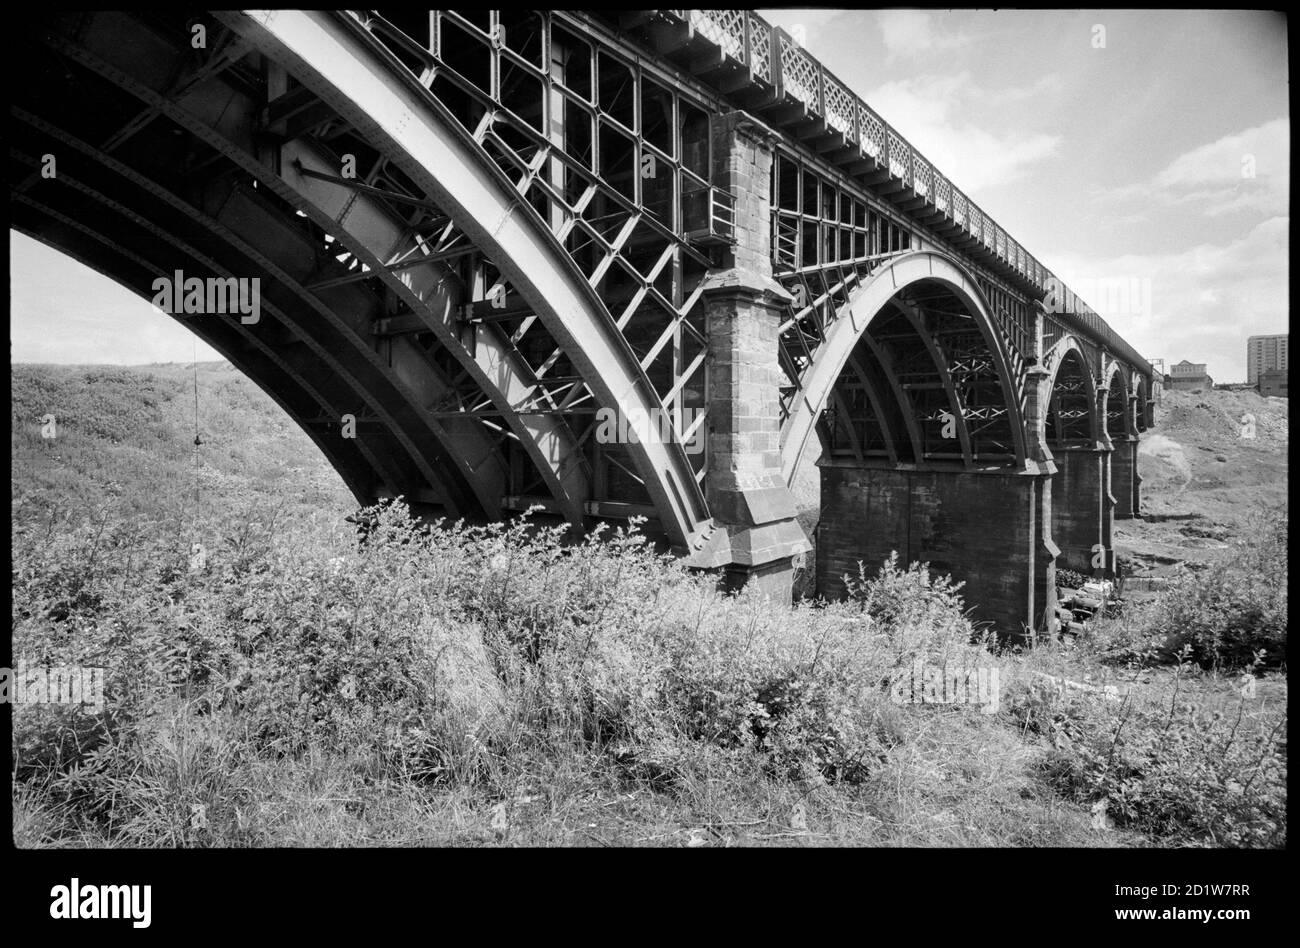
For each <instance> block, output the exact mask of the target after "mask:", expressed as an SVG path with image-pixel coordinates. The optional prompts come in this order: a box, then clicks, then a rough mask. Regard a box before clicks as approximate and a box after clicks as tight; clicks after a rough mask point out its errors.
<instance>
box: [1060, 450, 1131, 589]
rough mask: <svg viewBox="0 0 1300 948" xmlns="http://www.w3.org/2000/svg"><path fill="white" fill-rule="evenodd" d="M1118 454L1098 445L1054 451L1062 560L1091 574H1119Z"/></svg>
mask: <svg viewBox="0 0 1300 948" xmlns="http://www.w3.org/2000/svg"><path fill="white" fill-rule="evenodd" d="M1113 453H1114V451H1113V450H1112V449H1111V448H1110V447H1109V446H1107V447H1105V448H1098V447H1095V446H1094V447H1081V448H1060V449H1057V450H1056V451H1055V452H1053V454H1052V457H1053V460H1054V461H1055V462H1056V476H1055V477H1054V478H1053V479H1052V520H1051V526H1052V539H1053V541H1054V542H1055V543H1056V545H1057V547H1058V548H1059V549H1060V551H1061V552H1060V555H1059V556H1058V557H1057V561H1056V565H1057V566H1059V567H1063V568H1065V569H1072V570H1074V571H1076V572H1079V573H1083V574H1084V575H1085V576H1107V577H1113V576H1114V575H1115V553H1114V540H1113V526H1114V511H1115V498H1114V497H1113V496H1112V495H1111V490H1110V481H1111V466H1110V465H1111V455H1112V454H1113Z"/></svg>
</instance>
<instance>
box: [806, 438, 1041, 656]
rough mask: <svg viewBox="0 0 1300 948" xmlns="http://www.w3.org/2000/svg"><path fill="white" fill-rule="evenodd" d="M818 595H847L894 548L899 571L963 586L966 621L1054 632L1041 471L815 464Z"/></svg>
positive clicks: (1010, 631) (1017, 633) (1004, 629)
mask: <svg viewBox="0 0 1300 948" xmlns="http://www.w3.org/2000/svg"><path fill="white" fill-rule="evenodd" d="M819 466H820V467H821V482H822V488H821V493H822V508H821V522H820V524H819V525H818V528H817V592H818V593H819V594H820V595H822V596H825V597H827V598H830V599H838V598H842V597H843V596H844V595H846V593H847V588H846V585H845V582H844V576H845V574H848V575H850V576H856V575H857V573H858V563H859V561H860V562H862V563H863V564H864V565H865V567H866V571H867V574H868V575H869V576H870V575H874V573H875V572H876V571H877V570H878V569H879V568H880V565H881V564H882V563H883V562H884V561H885V559H887V558H888V556H889V554H890V553H891V552H892V551H897V552H898V556H899V562H900V565H906V564H909V563H912V562H918V561H919V562H928V563H929V564H930V568H931V570H933V571H935V572H937V573H948V574H951V575H952V577H953V579H954V580H958V581H960V582H963V583H964V584H965V586H964V588H963V589H962V596H963V598H964V599H965V601H966V604H967V606H968V607H973V612H972V618H973V619H974V620H975V621H976V622H977V623H982V624H985V625H987V626H991V627H992V628H993V630H994V631H995V632H997V633H998V635H999V636H1000V637H1004V638H1010V639H1013V640H1015V639H1024V638H1025V637H1026V635H1027V631H1028V630H1030V629H1050V628H1052V626H1053V625H1054V618H1053V617H1054V615H1055V610H1056V577H1055V568H1054V557H1055V555H1056V547H1055V546H1054V545H1053V543H1052V539H1051V529H1050V517H1051V506H1052V505H1051V490H1052V482H1051V478H1050V475H1047V474H1026V473H1022V472H1018V471H997V472H988V471H965V470H953V471H934V470H931V471H915V470H905V469H893V468H880V467H870V466H865V465H859V464H857V463H855V462H843V461H838V460H835V461H827V460H823V461H821V462H820V463H819Z"/></svg>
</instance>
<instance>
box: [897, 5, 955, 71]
mask: <svg viewBox="0 0 1300 948" xmlns="http://www.w3.org/2000/svg"><path fill="white" fill-rule="evenodd" d="M876 22H877V23H878V24H879V25H880V35H881V38H882V39H883V40H884V42H885V51H886V55H887V58H889V59H891V60H892V59H897V58H900V57H903V56H920V55H922V54H927V53H933V52H937V51H939V50H944V49H953V48H955V47H958V46H962V45H964V44H965V43H967V42H968V41H969V40H970V37H969V36H965V35H962V34H959V33H950V32H947V31H945V30H941V29H937V28H936V21H935V19H934V17H933V16H931V15H930V14H929V13H926V12H925V11H924V10H881V11H880V12H878V13H877V14H876Z"/></svg>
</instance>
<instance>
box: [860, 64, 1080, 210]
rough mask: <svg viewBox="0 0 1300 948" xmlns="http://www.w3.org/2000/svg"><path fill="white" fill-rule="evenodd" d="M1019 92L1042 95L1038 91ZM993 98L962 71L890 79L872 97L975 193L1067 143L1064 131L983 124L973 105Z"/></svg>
mask: <svg viewBox="0 0 1300 948" xmlns="http://www.w3.org/2000/svg"><path fill="white" fill-rule="evenodd" d="M1041 84H1042V81H1041V80H1040V82H1039V83H1035V84H1034V88H1036V87H1037V86H1039V85H1041ZM1013 91H1018V92H1019V93H1021V94H1022V96H1028V95H1032V94H1037V93H1035V92H1033V91H1032V89H1021V90H1013ZM1002 94H1003V93H1002V92H1001V91H999V92H998V93H996V95H997V96H1001V95H1002ZM991 96H993V94H992V93H988V92H985V91H983V90H981V89H980V88H979V87H978V86H976V85H975V83H974V82H973V81H972V80H971V76H970V73H969V72H960V73H957V74H955V75H946V76H933V75H931V76H922V77H919V78H916V79H902V80H896V81H894V82H889V83H886V84H885V85H883V86H881V87H880V88H879V89H876V90H875V91H874V92H872V93H871V94H870V95H868V96H867V101H868V102H869V103H871V106H872V108H874V109H876V111H878V112H879V113H880V114H881V116H882V117H883V118H884V119H885V121H886V122H889V123H890V124H891V125H893V126H894V127H896V128H897V129H898V130H899V131H900V132H902V134H903V135H904V136H905V137H906V138H907V140H908V141H910V142H911V143H912V145H913V146H915V147H916V148H917V149H919V150H920V152H921V154H923V155H925V157H926V158H928V159H929V160H930V161H931V162H933V163H934V164H935V166H936V167H938V168H939V170H940V171H942V172H943V173H944V174H946V175H948V176H949V177H950V178H952V179H953V181H954V183H955V184H956V185H957V187H959V188H960V189H961V190H963V191H965V192H967V193H970V192H972V191H977V190H979V189H980V188H988V187H993V186H996V185H999V184H1006V183H1007V182H1009V181H1013V180H1015V178H1016V176H1017V175H1018V174H1019V173H1020V172H1021V170H1022V169H1024V168H1025V167H1026V166H1028V165H1030V164H1033V163H1034V162H1037V161H1040V160H1042V159H1043V158H1046V157H1047V156H1048V155H1051V154H1052V153H1053V152H1055V151H1056V149H1057V147H1058V146H1059V145H1060V144H1061V141H1062V139H1061V136H1059V135H1049V134H1046V133H1043V132H1014V131H1013V132H1009V133H1005V134H998V133H995V132H994V131H992V130H990V129H989V128H988V127H986V126H985V125H982V124H979V123H977V122H976V121H975V120H974V119H973V118H972V117H971V115H972V110H971V107H972V105H974V104H975V103H978V102H980V101H991Z"/></svg>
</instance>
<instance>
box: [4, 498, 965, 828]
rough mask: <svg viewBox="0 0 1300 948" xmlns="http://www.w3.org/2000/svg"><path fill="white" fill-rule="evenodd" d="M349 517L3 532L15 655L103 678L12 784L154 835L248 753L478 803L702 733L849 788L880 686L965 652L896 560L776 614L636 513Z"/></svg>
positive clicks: (651, 774)
mask: <svg viewBox="0 0 1300 948" xmlns="http://www.w3.org/2000/svg"><path fill="white" fill-rule="evenodd" d="M366 513H367V516H368V522H369V523H370V524H371V528H370V530H369V533H368V538H367V541H366V543H365V544H364V545H363V546H362V547H361V548H360V549H358V548H357V547H356V546H355V545H354V544H353V542H352V541H351V539H350V538H349V537H347V536H346V535H345V534H342V533H341V532H340V533H339V534H326V533H323V532H321V531H319V530H317V529H315V528H314V527H312V526H311V525H307V526H301V527H297V526H295V527H293V528H292V529H288V528H285V527H280V526H277V525H276V524H275V523H274V521H273V518H270V517H268V518H264V519H263V520H256V521H255V520H251V519H250V520H247V521H245V522H243V523H236V524H233V525H232V524H218V523H189V524H180V523H174V524H158V523H153V524H150V523H140V524H136V525H133V526H130V527H128V526H126V525H121V524H119V525H114V526H110V527H106V526H104V525H103V524H102V523H101V524H99V525H96V524H93V523H89V524H82V525H79V526H75V527H73V526H69V525H67V524H65V523H59V522H55V521H51V524H50V527H49V529H48V530H47V531H45V532H41V531H39V530H27V531H24V532H20V533H16V534H15V536H14V546H15V550H14V562H15V570H14V583H13V586H14V597H15V598H14V617H15V632H14V642H15V651H16V653H18V654H20V655H22V656H24V657H26V658H27V660H28V661H30V662H46V663H52V664H54V663H59V664H79V665H91V666H102V667H106V668H107V669H108V676H107V706H108V707H107V710H106V712H105V713H104V714H103V715H100V716H97V717H88V716H86V715H84V714H82V715H80V716H78V717H77V718H76V719H75V726H73V725H72V724H71V723H70V722H68V721H58V720H55V718H51V717H50V716H49V715H43V714H42V715H36V716H33V717H30V718H27V717H26V716H24V720H25V721H26V722H27V723H24V724H23V726H22V727H19V728H18V729H16V730H15V737H14V751H15V759H16V761H17V766H18V771H17V772H18V774H19V777H20V779H21V780H23V781H24V782H26V783H28V784H31V785H33V786H37V785H40V786H46V785H48V787H49V788H50V794H51V796H50V800H51V801H52V802H54V803H56V804H58V805H61V806H72V807H74V808H76V811H77V813H78V814H79V818H80V819H82V820H83V822H85V823H86V825H87V826H90V827H91V828H92V829H95V830H96V831H106V832H110V833H112V834H114V837H115V838H118V839H121V840H127V841H132V842H135V843H141V842H148V841H153V842H154V843H163V844H168V845H171V844H180V845H193V844H201V843H204V842H205V841H208V840H209V839H211V838H214V837H212V836H211V834H212V833H213V832H215V831H214V830H213V829H212V828H211V827H213V826H216V825H217V824H219V823H221V822H222V821H224V822H225V823H226V824H229V825H235V823H238V820H237V819H236V813H237V811H238V812H242V810H241V808H243V807H244V804H245V803H246V802H247V801H246V800H245V799H244V798H243V797H242V796H241V794H242V793H243V792H244V791H243V790H241V789H240V786H241V784H240V781H241V780H242V779H243V778H241V777H238V776H232V775H238V774H240V773H242V770H241V768H245V767H248V766H252V763H251V762H254V761H265V760H273V759H276V758H281V759H286V760H293V759H297V758H300V757H301V756H302V755H304V754H307V753H310V752H311V749H312V748H314V747H338V748H348V749H349V752H350V753H351V754H353V755H355V757H356V759H357V760H358V761H359V764H358V766H362V767H363V769H366V770H367V772H372V773H375V774H381V775H382V774H387V775H391V776H399V777H402V778H405V779H412V780H417V781H436V782H452V783H456V784H458V785H461V786H466V785H472V784H478V783H481V784H484V785H485V787H487V788H488V789H489V790H491V788H492V787H497V786H499V785H500V783H501V781H502V780H505V779H507V778H506V776H503V775H505V774H506V772H507V770H508V769H509V764H508V762H509V761H511V760H514V759H519V758H521V757H526V756H528V755H537V754H541V755H547V754H567V753H574V752H579V753H590V752H594V753H597V754H601V755H606V756H607V758H608V759H609V760H611V761H612V762H614V763H615V764H616V766H619V767H621V768H623V769H624V770H625V772H627V773H628V774H629V776H632V777H634V778H653V780H655V781H656V782H657V784H656V785H659V786H665V787H670V786H672V785H673V784H674V782H675V781H677V780H679V779H681V778H682V777H683V776H684V774H685V771H684V770H683V768H689V766H691V764H690V762H691V761H693V760H700V759H704V758H701V757H700V754H699V753H698V752H697V751H696V750H693V748H699V747H703V746H708V747H711V748H714V749H716V750H717V751H718V752H720V753H723V754H724V755H725V754H730V753H742V754H756V755H758V757H759V759H760V760H761V761H762V762H763V766H764V767H765V768H766V769H767V770H768V771H769V772H770V773H772V774H773V775H776V776H778V777H780V778H782V779H787V778H788V779H796V780H802V781H812V782H814V783H822V782H828V781H829V782H848V783H855V782H860V781H862V780H864V779H865V778H866V777H867V776H868V774H869V773H870V771H871V768H872V767H873V766H874V764H875V762H876V761H878V760H879V759H880V758H881V757H882V756H883V755H884V754H885V753H886V752H887V750H888V748H889V747H890V746H891V745H892V744H893V743H894V742H896V740H897V736H896V734H895V727H894V725H893V724H892V723H889V722H890V721H892V714H891V713H890V712H891V710H892V709H891V708H890V707H889V706H888V704H887V693H886V688H887V685H888V682H889V681H890V679H891V676H892V675H895V674H896V673H897V672H898V670H899V669H901V668H903V667H906V666H908V665H910V664H911V663H912V662H914V661H915V660H917V659H927V660H933V661H935V662H936V663H943V662H947V661H952V660H962V659H963V658H969V659H971V660H974V659H973V656H976V655H977V654H980V651H979V649H978V647H976V646H973V645H971V644H970V639H971V627H970V623H969V622H968V621H967V619H966V618H965V616H964V615H963V614H962V609H961V599H960V597H959V596H958V595H957V587H955V586H952V585H951V584H950V583H949V582H948V581H947V580H946V579H941V578H933V577H931V576H930V574H929V571H928V569H926V568H925V567H923V566H912V567H910V568H909V569H906V570H902V569H899V568H898V566H897V560H896V558H895V557H891V558H890V560H888V561H887V562H886V563H885V564H884V567H883V569H881V570H880V572H879V574H878V575H876V576H869V575H868V574H867V572H866V570H865V569H863V570H861V571H860V573H859V577H858V579H857V580H855V581H854V582H853V583H852V584H851V589H852V590H853V597H852V598H851V600H850V601H849V602H847V603H840V604H835V605H829V606H825V605H823V606H812V605H808V604H804V605H800V606H798V607H796V608H794V609H784V608H782V609H774V608H772V606H771V603H770V602H769V601H767V600H766V599H764V597H763V596H761V595H760V594H759V593H758V592H757V591H756V590H754V589H752V588H751V589H747V590H745V591H744V592H743V593H742V594H740V595H737V596H727V595H723V594H722V593H720V592H719V591H718V590H717V589H716V587H715V580H714V578H713V577H710V576H705V575H700V574H694V573H691V572H689V571H687V570H686V569H685V568H684V567H683V566H682V565H681V563H680V561H678V560H675V559H672V558H670V557H667V556H665V555H662V554H658V553H656V552H655V551H654V550H653V549H652V548H651V546H650V545H649V544H648V543H647V542H646V540H645V538H644V537H643V536H641V535H640V534H639V532H638V531H637V529H636V525H635V524H633V525H631V526H629V527H627V528H623V529H619V530H609V529H607V528H602V529H597V530H594V531H592V532H591V533H590V534H589V535H588V536H586V537H585V538H583V539H580V540H578V539H574V538H573V537H571V536H570V535H569V532H568V529H567V527H555V528H546V527H541V526H538V525H536V524H532V523H531V522H529V521H528V520H527V518H524V519H522V520H520V521H517V522H515V523H513V524H509V525H506V524H493V525H488V526H466V525H464V524H459V523H458V524H446V523H441V522H440V523H437V524H432V525H426V524H421V523H418V522H416V521H413V520H412V519H411V518H410V517H409V514H408V512H407V510H406V508H405V507H404V506H403V505H401V504H389V505H384V506H382V507H376V508H370V509H369V510H368V511H367V512H366ZM195 537H203V538H204V539H205V546H206V555H205V557H204V558H202V559H196V558H195V557H194V556H192V549H193V547H192V543H193V542H194V538H195ZM42 710H44V709H42ZM580 748H585V749H586V750H577V749H580ZM501 792H504V791H501ZM106 801H116V802H113V803H108V802H106ZM192 807H200V808H201V812H202V813H203V814H204V816H203V819H202V820H199V821H197V822H196V821H195V819H193V812H191V808H192ZM194 812H200V811H194ZM231 821H235V823H232V822H231ZM241 825H242V824H241ZM232 832H233V831H232ZM223 838H227V839H229V838H230V837H229V836H226V837H223Z"/></svg>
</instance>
